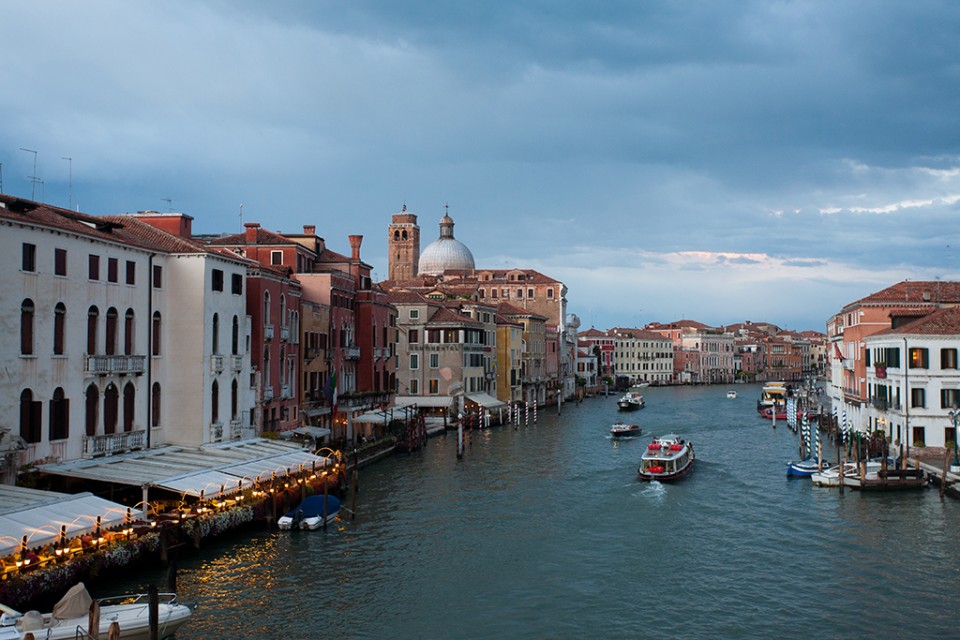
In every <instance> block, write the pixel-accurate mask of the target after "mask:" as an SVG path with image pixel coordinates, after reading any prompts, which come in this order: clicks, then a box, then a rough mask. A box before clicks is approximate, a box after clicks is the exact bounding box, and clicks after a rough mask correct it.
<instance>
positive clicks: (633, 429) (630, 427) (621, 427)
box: [610, 421, 643, 438]
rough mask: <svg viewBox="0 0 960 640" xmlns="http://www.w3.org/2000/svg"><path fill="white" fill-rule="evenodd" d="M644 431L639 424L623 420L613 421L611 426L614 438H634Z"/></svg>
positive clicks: (611, 433)
mask: <svg viewBox="0 0 960 640" xmlns="http://www.w3.org/2000/svg"><path fill="white" fill-rule="evenodd" d="M642 433H643V429H641V428H640V425H637V424H627V423H625V422H622V421H617V422H614V423H613V426H612V427H610V435H611V436H613V437H614V438H633V437H635V436H639V435H641V434H642Z"/></svg>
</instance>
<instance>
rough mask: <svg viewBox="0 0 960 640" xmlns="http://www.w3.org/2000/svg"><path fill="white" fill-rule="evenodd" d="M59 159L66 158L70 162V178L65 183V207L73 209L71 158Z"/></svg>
mask: <svg viewBox="0 0 960 640" xmlns="http://www.w3.org/2000/svg"><path fill="white" fill-rule="evenodd" d="M60 159H61V160H66V161H67V162H68V163H70V174H69V176H70V179H69V182H68V183H67V185H68V187H67V189H68V190H67V193H68V195H67V209H73V158H60Z"/></svg>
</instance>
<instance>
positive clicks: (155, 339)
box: [150, 311, 160, 356]
mask: <svg viewBox="0 0 960 640" xmlns="http://www.w3.org/2000/svg"><path fill="white" fill-rule="evenodd" d="M152 333H153V335H152V336H151V337H150V338H151V342H152V343H153V344H151V345H150V355H154V356H158V355H160V312H159V311H154V312H153V329H152Z"/></svg>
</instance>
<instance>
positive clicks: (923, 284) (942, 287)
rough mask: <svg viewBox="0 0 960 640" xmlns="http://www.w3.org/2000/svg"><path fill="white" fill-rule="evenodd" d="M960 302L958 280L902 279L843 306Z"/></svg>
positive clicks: (959, 283) (846, 308)
mask: <svg viewBox="0 0 960 640" xmlns="http://www.w3.org/2000/svg"><path fill="white" fill-rule="evenodd" d="M935 303H947V304H960V282H952V281H950V282H944V281H940V280H933V281H930V280H917V281H913V280H904V281H903V282H898V283H896V284H895V285H892V286H889V287H887V288H886V289H881V290H880V291H877V292H876V293H871V294H870V295H868V296H866V297H864V298H860V299H859V300H856V301H855V302H851V303H850V304H848V305H846V306H844V307H843V310H844V311H848V310H850V309H853V308H855V307H858V306H863V305H897V306H900V305H917V304H920V305H924V304H935Z"/></svg>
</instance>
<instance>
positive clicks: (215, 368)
mask: <svg viewBox="0 0 960 640" xmlns="http://www.w3.org/2000/svg"><path fill="white" fill-rule="evenodd" d="M210 373H211V374H213V375H216V374H218V373H223V356H221V355H218V354H216V353H214V354H213V355H211V356H210Z"/></svg>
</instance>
